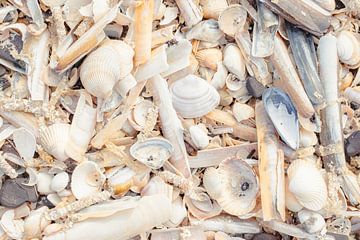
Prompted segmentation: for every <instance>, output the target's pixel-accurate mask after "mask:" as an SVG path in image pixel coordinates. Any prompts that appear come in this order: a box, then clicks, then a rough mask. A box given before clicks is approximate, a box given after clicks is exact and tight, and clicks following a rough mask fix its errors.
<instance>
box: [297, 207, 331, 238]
mask: <svg viewBox="0 0 360 240" xmlns="http://www.w3.org/2000/svg"><path fill="white" fill-rule="evenodd" d="M298 218H299V221H300V223H301V224H302V225H303V228H304V229H305V231H307V232H308V233H311V234H312V233H319V232H321V231H322V230H323V229H324V228H325V227H326V223H325V220H324V218H323V217H322V216H321V215H320V214H318V213H316V212H313V211H309V210H306V209H303V210H301V211H299V212H298Z"/></svg>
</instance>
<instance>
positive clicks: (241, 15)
mask: <svg viewBox="0 0 360 240" xmlns="http://www.w3.org/2000/svg"><path fill="white" fill-rule="evenodd" d="M246 17H247V12H246V10H245V8H243V7H242V6H240V5H239V4H233V5H230V6H229V7H227V8H226V9H224V11H222V12H221V14H220V15H219V27H220V29H221V30H222V31H223V32H224V33H226V34H227V35H229V36H232V37H233V36H234V35H235V33H236V32H237V31H239V30H241V29H242V28H243V27H244V25H245V21H246Z"/></svg>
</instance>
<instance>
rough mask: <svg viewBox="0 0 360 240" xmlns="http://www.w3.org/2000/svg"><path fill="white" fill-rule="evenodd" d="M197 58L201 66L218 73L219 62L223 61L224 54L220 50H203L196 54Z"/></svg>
mask: <svg viewBox="0 0 360 240" xmlns="http://www.w3.org/2000/svg"><path fill="white" fill-rule="evenodd" d="M195 57H196V59H197V60H198V61H199V64H200V66H202V67H207V68H210V69H212V70H214V71H216V69H217V64H218V62H221V61H222V52H221V50H220V49H218V48H208V49H202V50H199V51H198V52H197V53H196V54H195Z"/></svg>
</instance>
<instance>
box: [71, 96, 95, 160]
mask: <svg viewBox="0 0 360 240" xmlns="http://www.w3.org/2000/svg"><path fill="white" fill-rule="evenodd" d="M95 124H96V109H95V108H92V107H91V106H90V105H88V104H87V103H86V101H85V95H84V94H81V96H80V98H79V101H78V104H77V106H76V110H75V114H74V117H73V120H72V123H71V127H70V132H69V139H68V142H67V145H66V148H65V153H66V154H67V155H68V156H69V157H71V158H72V159H74V160H76V161H78V162H80V161H82V160H83V158H84V155H85V153H86V151H87V148H88V145H89V143H90V140H91V138H92V136H93V132H94V129H95Z"/></svg>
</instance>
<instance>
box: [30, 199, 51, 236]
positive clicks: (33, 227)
mask: <svg viewBox="0 0 360 240" xmlns="http://www.w3.org/2000/svg"><path fill="white" fill-rule="evenodd" d="M47 210H49V209H48V207H46V206H44V207H41V208H38V209H36V210H33V211H31V212H30V215H29V216H28V217H27V218H26V219H25V222H24V235H25V237H26V239H33V238H39V237H41V233H42V231H43V230H44V229H45V227H46V226H48V225H49V224H50V222H51V221H50V220H47V219H46V218H44V217H43V216H44V213H45V212H46V211H47Z"/></svg>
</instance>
